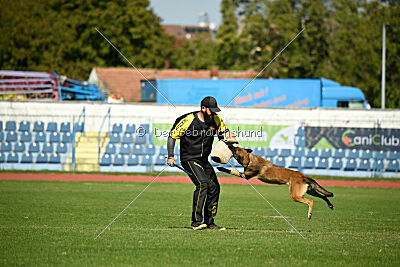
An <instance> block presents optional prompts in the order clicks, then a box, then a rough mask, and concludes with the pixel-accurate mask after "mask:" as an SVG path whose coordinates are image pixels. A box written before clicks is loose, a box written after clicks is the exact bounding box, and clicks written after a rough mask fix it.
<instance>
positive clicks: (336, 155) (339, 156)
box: [333, 148, 346, 159]
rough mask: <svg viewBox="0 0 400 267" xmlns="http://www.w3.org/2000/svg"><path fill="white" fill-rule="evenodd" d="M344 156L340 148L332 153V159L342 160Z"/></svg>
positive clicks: (344, 152)
mask: <svg viewBox="0 0 400 267" xmlns="http://www.w3.org/2000/svg"><path fill="white" fill-rule="evenodd" d="M345 156H346V151H345V150H343V149H341V148H339V149H335V150H334V151H333V157H334V158H337V159H342V158H344V157H345Z"/></svg>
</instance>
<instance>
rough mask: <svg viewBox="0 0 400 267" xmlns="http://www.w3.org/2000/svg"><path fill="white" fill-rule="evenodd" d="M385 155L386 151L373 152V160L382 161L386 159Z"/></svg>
mask: <svg viewBox="0 0 400 267" xmlns="http://www.w3.org/2000/svg"><path fill="white" fill-rule="evenodd" d="M386 154H387V151H383V150H380V151H375V154H374V158H375V159H380V160H382V159H384V158H386Z"/></svg>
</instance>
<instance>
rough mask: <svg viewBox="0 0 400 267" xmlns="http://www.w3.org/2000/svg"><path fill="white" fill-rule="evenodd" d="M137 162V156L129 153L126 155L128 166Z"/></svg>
mask: <svg viewBox="0 0 400 267" xmlns="http://www.w3.org/2000/svg"><path fill="white" fill-rule="evenodd" d="M138 164H139V158H138V157H137V156H136V155H129V156H128V163H127V165H128V166H136V165H138Z"/></svg>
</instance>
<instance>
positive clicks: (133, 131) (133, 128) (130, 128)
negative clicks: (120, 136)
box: [125, 123, 136, 134]
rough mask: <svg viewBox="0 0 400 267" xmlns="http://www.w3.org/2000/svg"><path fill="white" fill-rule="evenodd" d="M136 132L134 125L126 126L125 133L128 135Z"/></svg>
mask: <svg viewBox="0 0 400 267" xmlns="http://www.w3.org/2000/svg"><path fill="white" fill-rule="evenodd" d="M135 131H136V125H135V124H133V123H132V124H127V125H126V128H125V133H129V134H134V133H135Z"/></svg>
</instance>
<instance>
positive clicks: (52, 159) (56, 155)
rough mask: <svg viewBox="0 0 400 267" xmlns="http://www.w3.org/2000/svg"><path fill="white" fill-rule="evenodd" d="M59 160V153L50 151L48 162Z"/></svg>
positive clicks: (54, 162) (58, 161)
mask: <svg viewBox="0 0 400 267" xmlns="http://www.w3.org/2000/svg"><path fill="white" fill-rule="evenodd" d="M60 162H61V159H60V155H59V154H57V153H51V155H50V159H49V163H50V164H59V163H60Z"/></svg>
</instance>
